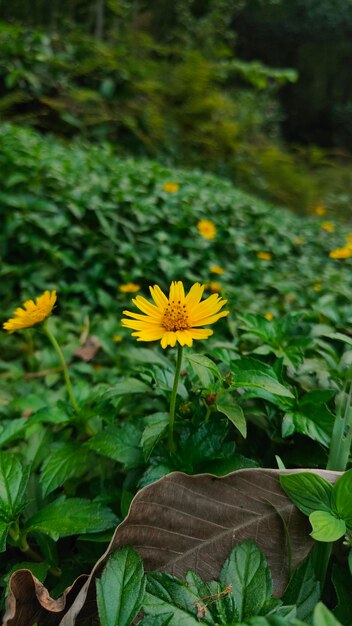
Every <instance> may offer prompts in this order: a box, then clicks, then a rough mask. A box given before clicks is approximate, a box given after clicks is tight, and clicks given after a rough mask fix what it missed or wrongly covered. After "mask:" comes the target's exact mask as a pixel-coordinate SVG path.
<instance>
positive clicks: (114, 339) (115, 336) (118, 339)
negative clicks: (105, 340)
mask: <svg viewBox="0 0 352 626" xmlns="http://www.w3.org/2000/svg"><path fill="white" fill-rule="evenodd" d="M112 340H113V341H115V343H120V341H122V335H114V336H113V338H112Z"/></svg>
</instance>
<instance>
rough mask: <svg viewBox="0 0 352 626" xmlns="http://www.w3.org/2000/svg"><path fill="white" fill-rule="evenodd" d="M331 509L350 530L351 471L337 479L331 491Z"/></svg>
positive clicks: (351, 509) (351, 520)
mask: <svg viewBox="0 0 352 626" xmlns="http://www.w3.org/2000/svg"><path fill="white" fill-rule="evenodd" d="M332 500H333V508H334V511H336V513H337V515H338V516H339V517H341V518H342V519H344V520H345V522H346V524H347V526H348V527H349V528H350V529H351V530H352V469H350V470H348V471H347V472H345V473H344V474H343V476H341V478H339V479H338V480H337V481H336V483H335V485H334V488H333V490H332Z"/></svg>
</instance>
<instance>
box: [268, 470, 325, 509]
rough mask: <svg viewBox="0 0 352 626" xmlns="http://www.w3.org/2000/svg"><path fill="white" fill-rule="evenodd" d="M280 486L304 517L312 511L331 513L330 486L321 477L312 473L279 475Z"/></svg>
mask: <svg viewBox="0 0 352 626" xmlns="http://www.w3.org/2000/svg"><path fill="white" fill-rule="evenodd" d="M280 485H281V487H282V488H283V490H284V491H285V492H286V493H287V495H288V497H289V498H290V500H292V502H293V503H294V504H295V505H296V507H297V508H298V509H299V510H300V511H302V513H305V515H310V513H312V512H313V511H326V512H328V513H330V512H331V497H332V485H331V483H329V482H328V481H327V480H325V479H324V478H321V476H318V475H317V474H314V473H313V472H299V473H297V474H281V475H280Z"/></svg>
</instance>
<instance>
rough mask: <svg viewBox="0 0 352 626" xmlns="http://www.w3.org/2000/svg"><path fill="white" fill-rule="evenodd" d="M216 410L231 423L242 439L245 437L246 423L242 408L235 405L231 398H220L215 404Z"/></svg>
mask: <svg viewBox="0 0 352 626" xmlns="http://www.w3.org/2000/svg"><path fill="white" fill-rule="evenodd" d="M216 408H217V410H218V411H220V413H223V414H224V415H226V417H227V418H228V419H229V420H230V422H232V424H233V425H234V426H235V427H236V428H237V429H238V430H239V431H240V433H241V435H242V437H244V438H246V436H247V423H246V418H245V416H244V413H243V411H242V408H241V407H240V405H239V404H236V402H235V401H234V400H232V398H231V397H229V396H228V395H227V396H225V395H224V396H221V397H220V399H219V401H218V402H216Z"/></svg>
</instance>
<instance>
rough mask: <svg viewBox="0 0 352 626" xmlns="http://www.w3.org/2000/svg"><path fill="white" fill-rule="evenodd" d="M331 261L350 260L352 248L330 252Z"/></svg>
mask: <svg viewBox="0 0 352 626" xmlns="http://www.w3.org/2000/svg"><path fill="white" fill-rule="evenodd" d="M329 257H330V259H349V258H350V257H352V246H351V247H347V246H345V247H344V248H336V249H335V250H331V252H329Z"/></svg>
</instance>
